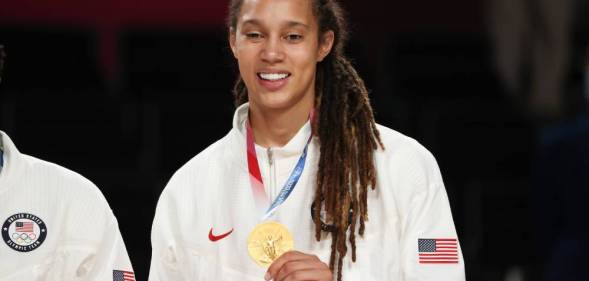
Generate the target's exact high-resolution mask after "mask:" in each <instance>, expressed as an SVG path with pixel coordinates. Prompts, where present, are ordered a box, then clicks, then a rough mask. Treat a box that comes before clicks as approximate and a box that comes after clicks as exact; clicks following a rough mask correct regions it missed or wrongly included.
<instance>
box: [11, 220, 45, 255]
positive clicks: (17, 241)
mask: <svg viewBox="0 0 589 281" xmlns="http://www.w3.org/2000/svg"><path fill="white" fill-rule="evenodd" d="M45 238H47V225H45V222H43V220H42V219H41V218H39V217H37V216H35V215H32V214H28V213H19V214H15V215H12V216H10V217H8V218H7V219H6V221H4V224H3V225H2V239H3V240H4V243H6V245H8V247H10V248H11V249H13V250H15V251H19V252H30V251H33V250H35V249H37V248H39V246H41V245H42V244H43V241H45Z"/></svg>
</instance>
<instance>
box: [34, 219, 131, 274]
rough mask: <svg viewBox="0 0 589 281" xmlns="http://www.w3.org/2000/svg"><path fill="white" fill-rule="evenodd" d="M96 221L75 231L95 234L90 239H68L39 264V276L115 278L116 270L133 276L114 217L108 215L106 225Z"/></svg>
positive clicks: (80, 233)
mask: <svg viewBox="0 0 589 281" xmlns="http://www.w3.org/2000/svg"><path fill="white" fill-rule="evenodd" d="M111 216H112V214H111ZM99 221H100V220H99ZM99 221H97V222H96V225H94V226H93V227H92V229H80V230H79V232H78V234H79V235H80V236H84V235H86V234H88V233H92V234H94V235H95V236H94V237H93V238H92V240H80V241H69V242H68V243H66V244H64V245H62V246H60V247H58V248H57V250H56V251H55V254H54V255H53V256H52V258H51V259H49V260H48V262H47V263H45V264H44V265H42V266H41V267H39V268H38V273H37V274H36V275H37V276H38V277H39V278H40V280H55V281H57V280H80V281H82V280H83V281H99V280H117V279H114V276H116V275H117V274H121V275H123V274H124V275H126V276H131V277H133V278H135V275H134V273H133V268H132V266H131V262H130V260H129V256H128V255H127V250H126V249H125V244H124V243H123V239H122V237H121V233H120V232H119V229H118V224H117V222H116V220H115V219H114V217H111V218H110V219H109V220H108V222H107V224H106V225H105V224H102V223H100V222H99ZM92 234H88V235H92ZM121 280H123V279H121ZM133 280H135V279H133Z"/></svg>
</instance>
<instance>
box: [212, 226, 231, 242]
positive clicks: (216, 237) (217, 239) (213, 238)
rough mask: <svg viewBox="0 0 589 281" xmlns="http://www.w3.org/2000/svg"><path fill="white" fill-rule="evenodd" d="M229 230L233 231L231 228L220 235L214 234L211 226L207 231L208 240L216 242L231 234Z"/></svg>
mask: <svg viewBox="0 0 589 281" xmlns="http://www.w3.org/2000/svg"><path fill="white" fill-rule="evenodd" d="M231 232H233V228H232V229H231V230H229V232H226V233H223V234H221V235H214V234H213V228H212V227H211V230H210V231H209V240H211V241H213V242H217V241H219V240H221V239H223V238H225V237H227V236H229V234H231Z"/></svg>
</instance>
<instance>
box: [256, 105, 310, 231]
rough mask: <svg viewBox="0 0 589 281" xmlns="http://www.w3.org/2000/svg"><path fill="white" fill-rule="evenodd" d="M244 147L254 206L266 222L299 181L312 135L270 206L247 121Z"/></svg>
mask: <svg viewBox="0 0 589 281" xmlns="http://www.w3.org/2000/svg"><path fill="white" fill-rule="evenodd" d="M312 118H313V114H310V120H313V119H312ZM246 127H247V130H246V131H247V132H246V142H247V143H246V145H247V167H248V170H249V174H250V184H251V188H252V193H253V194H254V201H255V204H256V208H257V209H258V212H259V213H260V214H262V218H261V220H266V219H268V218H269V217H270V216H272V215H273V214H274V212H276V210H277V209H278V207H280V205H282V203H284V201H286V199H287V198H288V196H290V193H291V192H292V191H293V190H294V188H295V186H296V184H297V182H298V181H299V179H300V177H301V174H302V173H303V170H304V169H305V161H306V160H307V148H308V147H309V143H310V142H311V138H312V137H313V134H312V133H311V135H310V136H309V139H308V140H307V143H306V144H305V148H304V149H303V153H302V154H301V156H300V157H299V161H297V164H296V166H295V167H294V169H293V170H292V172H291V174H290V176H289V177H288V179H287V180H286V183H284V186H283V187H282V189H281V190H280V193H279V194H278V196H277V197H276V199H275V200H274V202H272V204H270V198H268V195H267V194H266V191H265V189H264V181H263V180H262V174H261V173H260V165H259V164H258V157H257V156H256V147H255V145H254V134H253V130H252V126H251V124H250V122H249V120H247V121H246ZM266 206H268V207H267V209H266V210H264V208H266Z"/></svg>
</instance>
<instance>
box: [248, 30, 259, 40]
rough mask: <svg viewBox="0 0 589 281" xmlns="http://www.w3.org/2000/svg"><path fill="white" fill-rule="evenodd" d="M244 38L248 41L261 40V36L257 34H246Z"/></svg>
mask: <svg viewBox="0 0 589 281" xmlns="http://www.w3.org/2000/svg"><path fill="white" fill-rule="evenodd" d="M245 37H247V38H248V39H260V38H262V34H260V33H258V32H248V33H246V34H245Z"/></svg>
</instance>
